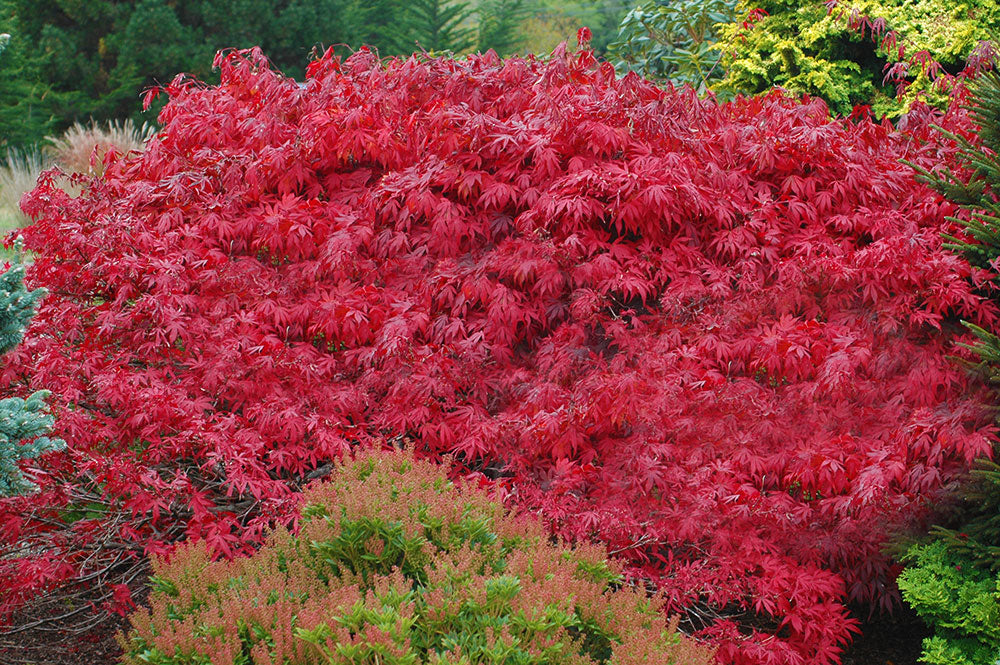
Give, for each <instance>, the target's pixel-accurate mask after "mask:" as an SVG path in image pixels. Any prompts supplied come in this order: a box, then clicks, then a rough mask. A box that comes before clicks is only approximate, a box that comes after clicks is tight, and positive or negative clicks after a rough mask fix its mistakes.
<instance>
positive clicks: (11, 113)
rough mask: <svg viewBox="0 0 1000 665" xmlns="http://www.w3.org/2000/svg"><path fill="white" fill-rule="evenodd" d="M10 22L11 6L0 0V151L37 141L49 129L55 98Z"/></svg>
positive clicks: (52, 124) (26, 46) (4, 0)
mask: <svg viewBox="0 0 1000 665" xmlns="http://www.w3.org/2000/svg"><path fill="white" fill-rule="evenodd" d="M13 23H14V19H13V9H12V8H11V7H10V5H9V3H8V2H7V0H0V33H2V34H4V35H7V38H6V39H5V40H4V49H3V56H2V63H3V64H2V66H0V150H6V149H9V148H16V147H21V146H25V145H28V144H31V143H33V142H35V141H37V140H38V139H39V138H41V137H42V136H44V135H45V134H46V133H48V132H49V131H51V129H52V127H53V126H54V125H55V123H56V117H57V108H56V106H55V105H54V103H55V102H57V101H58V100H57V98H56V96H55V95H53V94H51V92H52V91H51V89H50V88H49V86H47V85H46V84H45V83H44V82H43V81H42V79H41V76H40V73H39V71H38V69H37V67H36V66H35V64H36V63H34V62H33V61H32V60H31V58H30V57H29V55H30V53H31V51H30V49H29V46H28V44H29V43H28V41H27V40H26V39H25V38H24V35H23V34H21V33H17V32H16V30H15V28H14V25H13ZM11 33H14V34H11Z"/></svg>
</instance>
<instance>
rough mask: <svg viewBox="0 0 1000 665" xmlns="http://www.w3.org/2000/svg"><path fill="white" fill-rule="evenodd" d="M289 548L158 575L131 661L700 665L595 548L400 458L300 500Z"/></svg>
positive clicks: (391, 455) (194, 553)
mask: <svg viewBox="0 0 1000 665" xmlns="http://www.w3.org/2000/svg"><path fill="white" fill-rule="evenodd" d="M303 502H304V507H303V509H302V523H301V531H300V533H299V534H298V535H297V536H294V535H291V534H290V533H289V532H287V531H285V530H278V531H276V532H274V533H273V534H272V535H271V537H270V538H269V540H268V541H267V543H266V545H265V546H264V547H263V548H262V549H261V550H259V551H258V552H257V553H256V554H255V555H254V556H252V557H250V558H245V559H236V560H232V561H217V562H212V561H210V560H209V557H208V555H207V553H206V547H205V545H204V544H201V543H199V544H194V545H190V546H186V547H182V548H181V549H180V550H179V551H177V552H176V553H175V554H174V556H173V558H172V559H171V561H170V562H169V563H163V562H161V561H157V562H155V563H154V571H155V573H154V577H153V579H152V587H153V591H152V594H151V597H150V605H151V607H150V609H148V610H147V609H142V610H139V611H138V612H136V613H135V614H134V615H133V616H132V617H131V624H132V630H131V632H130V633H129V635H128V637H127V638H124V637H121V638H120V640H121V642H122V645H123V647H124V649H125V652H126V655H125V662H126V663H129V664H133V665H138V664H139V663H144V664H147V665H148V664H154V665H180V664H182V663H183V664H185V665H187V664H196V663H205V664H207V663H212V664H213V665H223V664H235V663H251V662H253V663H255V664H263V663H290V664H293V665H299V664H305V663H338V664H339V663H343V664H345V665H346V664H347V663H352V664H360V663H372V664H375V663H377V664H379V665H395V664H399V665H403V664H410V663H467V664H469V665H472V664H475V663H512V664H514V663H517V664H524V665H528V664H532V663H538V664H539V665H540V664H542V663H546V664H551V665H555V664H557V663H567V664H569V663H573V664H577V665H584V664H586V663H604V662H611V663H646V662H648V663H662V664H664V665H667V664H669V663H678V664H679V663H685V664H686V663H691V664H694V663H704V664H706V665H707V663H709V662H711V653H710V652H709V651H708V650H706V649H704V648H702V647H700V646H698V645H696V644H695V643H694V642H693V641H691V640H689V639H688V638H686V637H683V636H682V635H680V634H679V633H678V632H677V631H676V622H674V623H668V622H667V621H666V620H665V619H664V617H663V615H662V614H661V613H660V606H659V603H658V601H657V600H656V599H650V598H649V597H647V596H646V594H645V593H643V592H642V591H640V590H635V589H632V588H628V587H623V588H619V582H620V580H619V576H618V574H617V572H616V570H615V567H614V566H613V565H612V564H611V563H609V562H608V561H607V560H606V558H605V553H604V551H603V550H601V549H598V548H596V547H590V546H587V547H581V548H577V549H574V550H569V549H566V548H562V547H558V546H555V545H553V544H551V543H550V542H549V539H548V538H547V536H546V533H545V532H544V530H543V529H542V528H541V526H539V524H537V523H536V522H534V521H524V520H521V519H515V518H513V517H512V516H509V515H507V514H505V512H504V509H503V507H502V506H501V505H500V504H499V503H497V502H494V501H491V500H490V499H489V498H488V497H487V496H486V495H485V493H483V492H482V491H480V490H476V489H470V488H462V489H459V488H458V487H456V486H455V485H453V484H452V483H451V482H450V481H449V480H448V478H447V476H446V475H445V472H444V471H443V470H442V469H441V468H439V467H437V466H435V465H433V464H430V463H428V462H420V461H415V460H414V458H413V457H412V455H411V454H410V453H409V452H399V451H392V452H374V453H373V452H363V453H359V454H358V455H357V456H356V457H355V458H354V459H353V460H351V461H347V462H346V463H343V464H341V465H340V466H338V467H337V468H336V469H335V471H334V472H333V475H332V477H331V479H330V481H329V482H325V483H323V484H321V485H319V486H316V487H314V488H313V489H311V490H309V491H307V492H306V493H305V496H304V500H303Z"/></svg>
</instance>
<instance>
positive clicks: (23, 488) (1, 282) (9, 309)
mask: <svg viewBox="0 0 1000 665" xmlns="http://www.w3.org/2000/svg"><path fill="white" fill-rule="evenodd" d="M44 295H45V290H44V289H35V290H34V291H28V290H27V289H26V288H25V286H24V266H23V265H22V264H20V263H17V264H15V265H14V266H12V267H11V268H9V269H8V270H7V271H6V272H5V273H3V274H2V275H0V355H3V354H5V353H7V352H8V351H10V350H11V349H13V348H14V347H16V346H17V345H18V344H20V343H21V340H22V339H23V338H24V330H25V328H27V326H28V323H29V322H30V321H31V317H32V316H34V313H35V306H36V305H37V303H38V300H39V299H40V298H41V297H42V296H44ZM46 397H48V392H47V391H45V390H40V391H38V392H36V393H34V394H33V395H31V396H30V397H28V398H27V399H21V398H19V397H10V398H7V399H2V400H0V497H3V496H15V495H17V494H24V493H26V492H30V491H31V490H32V489H34V485H33V484H32V483H31V481H29V480H28V479H27V478H25V477H24V474H23V473H22V472H21V469H20V467H19V465H18V463H19V462H20V461H21V460H25V459H31V458H34V457H38V456H39V455H43V454H45V453H47V452H52V451H55V450H61V449H62V448H64V447H65V445H66V444H65V443H64V442H63V441H61V440H59V439H50V438H48V437H46V436H45V435H46V434H48V433H49V432H50V431H51V429H52V424H53V419H52V416H51V415H49V413H48V408H47V406H46V404H45V398H46Z"/></svg>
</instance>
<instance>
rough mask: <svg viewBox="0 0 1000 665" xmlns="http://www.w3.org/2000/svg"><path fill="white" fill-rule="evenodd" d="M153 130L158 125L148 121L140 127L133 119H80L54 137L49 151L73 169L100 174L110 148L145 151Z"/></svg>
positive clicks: (65, 165)
mask: <svg viewBox="0 0 1000 665" xmlns="http://www.w3.org/2000/svg"><path fill="white" fill-rule="evenodd" d="M153 132H154V127H152V126H150V125H148V124H146V123H143V124H142V125H141V126H139V127H136V125H135V123H133V122H132V121H131V120H125V121H123V122H118V121H117V120H116V121H112V122H109V123H107V124H104V125H99V124H97V123H95V122H92V123H91V124H89V125H83V124H80V123H79V122H77V123H75V124H74V125H73V126H72V127H70V128H69V129H68V130H66V132H65V133H64V134H63V135H62V136H60V137H58V138H55V137H52V138H50V139H49V141H50V142H51V143H50V144H49V145H48V146H46V148H45V154H46V156H47V157H48V158H49V159H50V160H51V161H52V162H54V163H55V164H58V165H59V166H61V167H62V168H63V169H65V170H67V171H69V172H70V173H85V174H90V175H95V176H100V175H101V174H102V173H104V155H105V154H106V153H107V151H108V149H109V148H114V150H115V152H117V153H119V154H124V153H127V152H130V151H136V152H141V151H142V149H143V148H144V146H145V144H146V141H147V140H148V139H149V137H150V136H152V135H153Z"/></svg>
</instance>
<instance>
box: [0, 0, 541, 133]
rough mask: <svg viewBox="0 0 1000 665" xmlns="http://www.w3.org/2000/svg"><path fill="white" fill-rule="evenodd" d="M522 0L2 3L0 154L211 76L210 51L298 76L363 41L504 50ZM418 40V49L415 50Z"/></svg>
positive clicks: (516, 40) (400, 48)
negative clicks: (325, 56)
mask: <svg viewBox="0 0 1000 665" xmlns="http://www.w3.org/2000/svg"><path fill="white" fill-rule="evenodd" d="M527 8H528V6H527V4H526V2H525V0H479V1H477V2H469V1H461V0H450V1H449V0H416V1H414V2H410V1H409V0H233V1H231V2H215V1H214V0H180V1H177V2H174V1H168V0H126V1H124V2H122V1H118V0H88V1H87V2H77V1H76V0H53V1H52V2H36V0H0V32H9V33H13V38H12V40H11V45H10V48H9V49H8V51H7V53H6V54H5V55H4V67H3V68H2V69H0V130H2V131H0V148H3V147H5V146H6V147H10V146H13V147H24V146H27V145H30V144H33V143H37V142H39V141H40V140H42V139H43V138H44V137H45V136H48V135H49V134H52V133H57V132H61V131H63V130H65V129H67V128H68V127H69V126H70V125H71V124H72V123H73V122H88V121H90V120H94V121H98V122H104V121H111V120H119V121H120V120H124V119H132V120H133V121H134V122H135V123H136V124H137V125H141V124H142V123H143V122H144V121H148V120H150V119H151V117H152V116H150V115H147V116H142V115H141V113H140V103H139V97H140V92H141V91H142V90H143V89H144V88H147V87H149V86H152V85H166V84H167V83H168V82H170V81H171V80H172V79H173V78H174V76H176V75H177V74H178V73H181V72H187V73H190V74H192V75H194V76H197V77H199V78H201V79H202V80H206V81H211V80H213V76H214V74H213V72H212V70H211V66H210V65H211V62H212V56H213V55H214V54H215V52H216V51H217V50H219V49H223V48H233V47H250V46H260V47H262V48H263V49H264V51H265V52H266V53H267V54H268V57H269V58H270V60H271V61H272V62H273V63H274V64H275V66H276V67H277V68H279V69H281V70H282V71H283V72H285V73H286V74H288V75H289V76H298V77H301V76H302V74H303V72H304V69H305V66H306V64H307V63H308V61H309V57H310V53H311V51H312V50H313V49H315V48H318V49H319V52H320V53H322V52H323V50H324V49H325V48H326V47H327V46H331V45H339V48H341V49H342V50H349V49H357V48H360V47H361V46H362V45H368V46H370V47H372V48H374V49H376V50H377V51H378V52H379V53H380V54H381V55H396V54H408V53H411V52H413V51H414V50H418V49H419V48H423V49H426V50H433V51H444V50H453V51H456V52H462V51H466V50H469V49H472V48H475V49H477V50H483V51H485V50H487V49H490V48H493V49H496V50H497V51H499V52H501V53H503V54H506V53H509V52H511V51H513V50H515V49H517V48H518V47H519V45H520V35H519V30H520V25H521V22H522V21H523V20H524V19H525V16H526V10H527ZM418 42H419V46H418Z"/></svg>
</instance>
